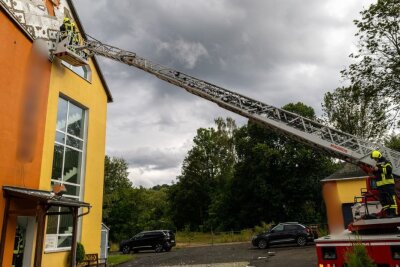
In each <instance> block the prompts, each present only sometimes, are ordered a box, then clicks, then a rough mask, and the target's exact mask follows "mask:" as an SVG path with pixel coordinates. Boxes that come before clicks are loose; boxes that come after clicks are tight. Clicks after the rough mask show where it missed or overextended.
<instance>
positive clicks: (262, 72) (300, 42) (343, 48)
mask: <svg viewBox="0 0 400 267" xmlns="http://www.w3.org/2000/svg"><path fill="white" fill-rule="evenodd" d="M371 1H372V0H370V2H371ZM74 3H75V5H76V7H77V9H78V13H79V14H80V17H81V20H82V22H83V24H84V27H85V29H86V31H87V32H88V33H89V34H90V35H93V36H94V37H96V38H98V39H100V40H102V41H104V42H106V43H108V44H111V45H115V46H118V47H121V48H124V49H127V50H132V51H134V52H137V53H138V54H140V55H141V56H144V57H146V58H148V59H151V60H154V61H156V62H158V63H162V64H163V65H167V66H171V67H174V68H176V69H178V70H182V71H183V72H187V73H188V74H191V75H193V76H196V77H198V78H202V79H205V80H207V81H210V82H212V83H215V84H218V85H221V86H224V87H226V88H228V89H232V90H236V91H238V92H240V93H243V94H245V95H248V96H250V97H253V98H256V99H258V100H261V101H263V102H266V103H269V104H273V105H275V106H282V105H284V104H287V103H289V102H297V101H302V102H304V103H305V104H308V105H310V106H312V107H313V108H315V109H316V111H317V112H318V113H320V109H321V108H320V103H321V101H322V98H323V94H324V93H325V92H326V91H328V90H332V89H334V88H336V87H338V86H340V85H341V84H340V76H339V71H340V70H341V69H343V67H344V66H346V65H347V64H348V62H349V61H348V58H347V56H348V54H350V53H351V52H352V49H354V43H355V39H354V38H353V34H354V31H355V28H354V26H353V24H352V20H353V19H355V18H356V17H357V16H358V12H359V11H360V10H361V9H362V8H363V6H367V5H368V2H366V1H364V0H356V1H347V0H325V1H320V0H308V1H303V0H288V1H281V0H268V1H262V0H250V1H241V0H191V1H187V0H174V1H172V0H153V1H149V0H135V1H133V0H118V1H107V0H96V1H95V0H90V1H89V0H87V1H74ZM101 66H102V69H103V72H104V74H105V77H106V79H107V82H108V84H109V87H110V88H111V90H112V93H113V96H114V98H115V103H113V104H111V105H109V116H108V122H107V123H108V126H107V150H108V153H110V154H113V153H117V152H115V151H119V152H118V153H122V152H121V151H123V153H124V154H123V155H122V156H124V155H125V156H126V157H127V158H128V159H129V163H130V166H131V168H132V169H135V168H136V169H140V170H141V171H138V172H135V175H139V176H141V178H140V177H139V178H140V179H141V182H140V183H142V184H146V185H147V186H150V185H152V184H157V183H159V182H161V181H163V182H164V181H167V178H168V179H169V181H170V180H171V179H173V178H174V177H171V175H172V176H174V175H175V176H176V175H177V174H178V171H179V166H180V163H181V162H182V160H183V157H184V155H185V153H186V151H187V150H188V149H190V144H191V143H190V141H191V139H192V138H193V136H194V135H195V131H196V129H197V128H199V127H209V126H211V125H213V120H214V118H215V117H217V116H225V117H226V116H231V117H234V118H235V119H236V120H238V122H239V124H243V123H245V120H244V119H243V118H240V117H239V116H236V115H234V114H232V113H231V112H228V111H225V110H222V109H221V108H219V107H217V106H216V105H214V104H212V103H208V102H207V101H205V100H202V99H199V98H198V97H195V96H192V95H190V94H188V93H186V92H185V91H184V90H182V89H179V88H175V87H173V86H171V85H169V84H166V83H164V82H162V81H159V80H157V79H156V78H154V77H152V76H150V75H148V74H145V73H144V72H142V71H140V70H136V69H132V68H131V67H128V66H124V65H122V64H120V63H115V62H112V61H110V60H101ZM183 144H185V145H183ZM144 148H146V149H144ZM171 149H172V150H171ZM173 149H175V150H176V151H178V150H179V151H180V152H179V153H175V152H176V151H175V152H173ZM118 153H117V154H118ZM158 153H159V155H160V156H157V155H156V154H158ZM125 156H124V157H125ZM173 165H174V166H173ZM146 166H147V167H146ZM148 166H156V167H154V168H156V169H157V170H158V172H156V173H155V172H154V173H153V175H150V174H149V170H150V171H151V170H154V168H153V167H151V168H149V167H148ZM152 168H153V169H152ZM163 168H164V169H165V170H167V169H168V170H171V168H175V170H176V171H175V173H173V172H171V171H170V172H168V173H167V172H166V173H165V174H163V173H162V169H163ZM146 175H147V176H146ZM143 177H146V179H150V180H151V181H147V180H146V181H145V178H143ZM140 179H139V180H140Z"/></svg>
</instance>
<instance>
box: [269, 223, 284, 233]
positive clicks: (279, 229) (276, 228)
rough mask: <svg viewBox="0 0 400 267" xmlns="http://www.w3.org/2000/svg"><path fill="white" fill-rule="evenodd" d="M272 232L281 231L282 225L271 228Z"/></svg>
mask: <svg viewBox="0 0 400 267" xmlns="http://www.w3.org/2000/svg"><path fill="white" fill-rule="evenodd" d="M272 231H274V232H278V231H283V224H278V225H277V226H275V227H274V228H272Z"/></svg>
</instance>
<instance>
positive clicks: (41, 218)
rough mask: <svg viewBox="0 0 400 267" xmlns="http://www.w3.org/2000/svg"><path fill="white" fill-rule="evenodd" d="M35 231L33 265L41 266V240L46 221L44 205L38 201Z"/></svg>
mask: <svg viewBox="0 0 400 267" xmlns="http://www.w3.org/2000/svg"><path fill="white" fill-rule="evenodd" d="M36 218H37V231H36V249H35V260H34V265H33V266H34V267H40V266H42V254H43V243H44V242H43V241H44V232H45V229H44V228H45V222H46V211H45V210H44V207H43V206H42V205H40V204H39V203H38V206H37V214H36Z"/></svg>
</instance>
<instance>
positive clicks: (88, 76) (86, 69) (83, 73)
mask: <svg viewBox="0 0 400 267" xmlns="http://www.w3.org/2000/svg"><path fill="white" fill-rule="evenodd" d="M62 64H63V65H64V66H65V67H67V68H69V69H70V70H72V71H73V72H75V73H76V74H77V75H79V76H80V77H82V78H83V79H85V80H87V81H88V82H91V81H92V71H91V69H90V66H89V65H86V66H79V67H75V66H72V65H71V64H69V63H67V62H65V61H62Z"/></svg>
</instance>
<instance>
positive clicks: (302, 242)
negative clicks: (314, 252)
mask: <svg viewBox="0 0 400 267" xmlns="http://www.w3.org/2000/svg"><path fill="white" fill-rule="evenodd" d="M296 243H297V245H298V246H300V247H302V246H305V245H306V244H307V239H306V238H305V237H304V236H299V237H298V238H297V240H296Z"/></svg>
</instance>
